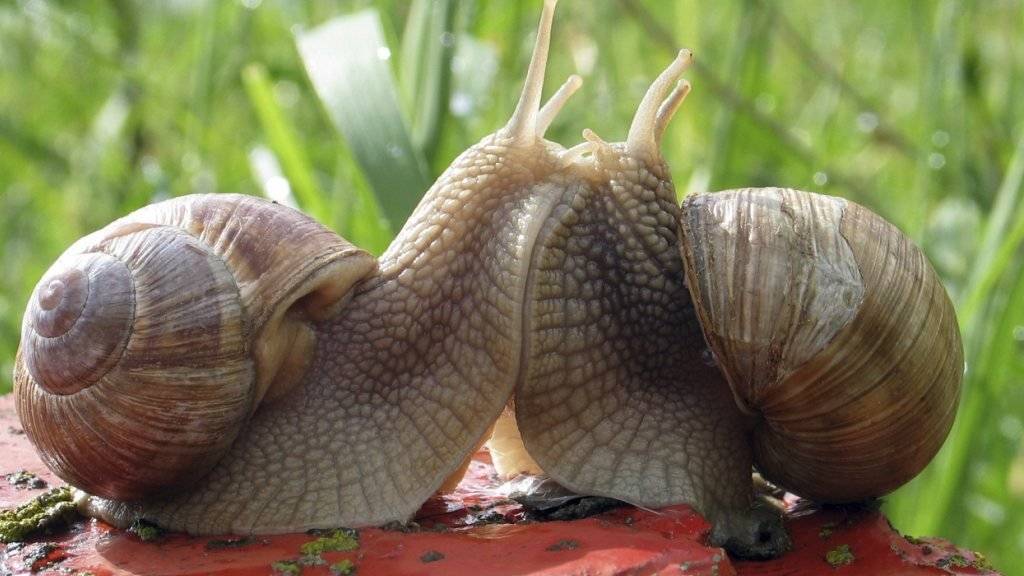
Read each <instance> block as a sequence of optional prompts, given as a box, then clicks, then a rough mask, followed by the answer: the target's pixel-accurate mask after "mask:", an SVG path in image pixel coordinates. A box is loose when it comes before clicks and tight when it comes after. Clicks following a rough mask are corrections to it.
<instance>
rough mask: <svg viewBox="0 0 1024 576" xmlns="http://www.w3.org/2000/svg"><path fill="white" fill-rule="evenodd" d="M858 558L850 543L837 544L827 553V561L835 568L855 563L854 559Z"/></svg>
mask: <svg viewBox="0 0 1024 576" xmlns="http://www.w3.org/2000/svg"><path fill="white" fill-rule="evenodd" d="M856 559H857V558H856V556H854V555H853V551H851V550H850V545H849V544H841V545H839V546H836V547H835V548H833V549H831V550H829V551H828V553H827V554H825V561H826V562H828V564H829V566H831V567H833V568H838V567H840V566H847V565H850V564H853V561H854V560H856Z"/></svg>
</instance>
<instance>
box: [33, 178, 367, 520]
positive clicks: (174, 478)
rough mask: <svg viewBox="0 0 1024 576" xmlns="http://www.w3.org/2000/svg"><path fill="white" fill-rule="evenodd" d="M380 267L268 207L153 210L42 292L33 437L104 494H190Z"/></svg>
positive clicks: (240, 202) (107, 232) (226, 203)
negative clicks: (321, 324)
mask: <svg viewBox="0 0 1024 576" xmlns="http://www.w3.org/2000/svg"><path fill="white" fill-rule="evenodd" d="M374 268H375V262H374V259H373V258H372V256H370V255H369V254H366V253H365V252H363V251H361V250H359V249H357V248H355V247H354V246H352V245H351V244H349V243H348V242H347V241H345V240H344V239H342V238H340V237H339V236H337V235H336V234H334V233H333V232H331V231H329V230H327V229H326V228H324V227H323V226H321V225H319V224H317V223H316V222H315V221H313V220H311V219H310V218H308V217H306V216H304V215H303V214H301V213H299V212H296V211H294V210H291V209H289V208H286V207H283V206H280V205H276V204H273V203H270V202H267V201H264V200H260V199H257V198H252V197H248V196H241V195H226V194H225V195H196V196H185V197H181V198H177V199H174V200H169V201H166V202H162V203H160V204H154V205H152V206H148V207H146V208H143V209H141V210H139V211H137V212H135V213H133V214H131V215H129V216H127V217H125V218H122V219H120V220H118V221H116V222H114V223H112V224H110V225H109V226H107V227H106V228H104V229H102V230H100V231H98V232H95V233H93V234H91V235H89V236H87V237H85V238H83V239H82V240H80V241H78V242H76V243H75V244H74V245H73V246H72V247H71V248H69V249H68V251H67V252H65V253H64V254H63V255H62V256H61V257H60V258H59V259H58V260H57V262H56V263H54V265H53V266H52V267H51V268H50V270H48V271H47V273H46V274H45V275H44V276H43V278H42V280H40V282H39V284H38V285H37V286H36V289H35V291H34V292H33V294H32V296H31V298H30V301H29V305H28V309H27V310H26V313H25V317H24V321H23V325H22V342H21V346H20V348H19V351H18V360H17V363H16V366H15V394H16V397H17V408H18V415H19V417H20V419H21V421H22V425H23V426H24V428H25V432H26V434H27V435H28V436H29V439H30V440H31V441H32V442H33V443H34V444H35V446H36V448H37V449H38V450H39V452H40V454H41V455H42V457H43V460H44V461H45V462H46V463H47V465H48V466H49V467H50V468H51V469H52V470H53V471H54V472H55V473H56V474H57V475H58V476H60V477H61V478H63V479H64V480H66V481H67V482H68V483H70V484H72V485H74V486H76V487H78V488H81V489H83V490H85V491H86V492H88V493H90V494H93V495H97V496H103V497H107V498H116V499H119V500H134V499H140V498H143V497H146V496H149V495H152V494H155V493H158V492H160V491H164V490H172V489H174V488H178V487H183V486H187V485H188V484H190V483H191V482H194V481H195V480H196V479H198V478H199V477H201V476H202V475H203V474H204V473H206V472H207V471H209V469H210V468H211V467H212V466H213V465H214V464H215V463H216V461H217V460H218V459H219V458H220V457H221V456H222V455H223V453H224V452H225V451H226V450H227V449H228V448H229V447H230V445H231V443H232V442H233V440H234V438H235V436H236V435H237V434H238V432H239V430H240V429H241V427H242V425H243V424H244V422H245V421H246V420H247V418H248V416H249V415H250V414H251V413H252V411H253V410H255V408H256V404H257V402H258V401H259V399H260V398H261V397H263V395H264V394H265V393H267V391H268V389H271V388H280V387H282V386H283V387H285V388H286V387H287V384H291V383H293V382H284V383H283V384H282V381H288V380H295V379H297V378H298V377H300V376H301V372H302V369H303V368H304V366H305V364H304V361H305V359H307V358H308V355H309V354H310V353H311V348H310V347H311V345H312V342H313V337H312V331H311V330H310V329H309V327H308V323H309V321H310V320H313V319H317V318H320V317H322V316H325V315H329V314H330V313H333V312H334V311H335V310H336V309H337V308H338V306H340V302H341V301H342V300H343V297H344V295H345V294H346V293H347V292H348V291H349V290H350V289H351V287H352V286H353V284H354V283H355V282H357V281H358V280H360V279H361V278H363V277H364V276H366V275H367V274H369V273H370V272H371V271H372V270H373V269H374Z"/></svg>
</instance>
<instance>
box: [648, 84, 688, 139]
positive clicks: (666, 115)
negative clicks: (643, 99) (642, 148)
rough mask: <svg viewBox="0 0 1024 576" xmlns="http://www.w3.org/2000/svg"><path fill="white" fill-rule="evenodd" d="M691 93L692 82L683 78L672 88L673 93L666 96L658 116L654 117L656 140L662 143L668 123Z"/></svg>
mask: <svg viewBox="0 0 1024 576" xmlns="http://www.w3.org/2000/svg"><path fill="white" fill-rule="evenodd" d="M689 93H690V83H689V82H687V81H686V80H681V81H680V82H679V83H678V84H676V87H675V88H674V89H673V90H672V93H671V94H669V95H668V98H665V101H664V102H662V103H661V106H659V107H658V116H657V117H656V118H655V119H654V142H655V143H656V144H659V145H660V144H661V137H662V136H664V135H665V129H666V128H668V123H669V122H671V121H672V117H673V116H675V113H676V110H678V109H679V106H680V105H681V104H682V103H683V100H686V96H687V95H688V94H689Z"/></svg>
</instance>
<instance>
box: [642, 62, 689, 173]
mask: <svg viewBox="0 0 1024 576" xmlns="http://www.w3.org/2000/svg"><path fill="white" fill-rule="evenodd" d="M692 61H693V56H692V53H691V52H690V51H689V50H686V49H683V50H680V51H679V55H678V56H676V59H675V60H673V61H672V64H670V65H669V66H668V68H666V69H665V71H664V72H662V73H661V75H659V76H658V79H657V80H655V81H654V83H653V84H651V87H650V88H648V89H647V94H645V95H644V99H643V100H642V101H641V102H640V106H639V107H638V108H637V110H636V115H634V116H633V123H632V124H631V125H630V127H629V136H628V137H627V138H626V150H627V151H628V152H629V155H630V156H634V157H641V158H648V159H653V158H657V157H658V139H659V134H658V125H659V118H660V117H661V115H660V114H659V112H660V111H661V108H662V102H663V101H664V102H666V103H667V104H669V105H670V106H669V107H670V108H671V102H672V100H673V98H674V95H673V96H669V98H668V100H667V101H666V99H665V94H666V93H667V92H668V91H669V88H670V87H671V86H672V85H673V84H674V83H675V82H676V81H677V80H678V79H679V76H680V75H681V74H682V73H683V71H684V70H686V68H687V67H689V65H690V63H691V62H692ZM668 116H671V114H669V115H668ZM665 121H666V122H667V117H666V119H665Z"/></svg>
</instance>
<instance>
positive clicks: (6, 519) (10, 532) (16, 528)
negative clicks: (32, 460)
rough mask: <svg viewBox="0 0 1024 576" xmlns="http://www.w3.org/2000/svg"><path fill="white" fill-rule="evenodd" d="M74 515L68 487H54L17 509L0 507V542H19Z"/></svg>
mask: <svg viewBox="0 0 1024 576" xmlns="http://www.w3.org/2000/svg"><path fill="white" fill-rule="evenodd" d="M77 517H78V510H77V509H76V508H75V504H74V502H72V497H71V488H69V487H67V486H64V487H61V488H54V489H53V490H49V491H47V492H44V493H42V494H40V495H39V496H36V497H35V498H33V499H31V500H29V501H28V502H26V503H25V504H22V505H21V506H18V507H17V508H13V509H9V510H0V542H5V543H6V542H21V541H23V540H25V539H27V538H30V537H32V536H34V535H36V534H41V533H44V532H52V531H53V530H55V529H58V528H63V527H64V526H66V525H67V524H68V523H70V522H72V521H74V519H75V518H77Z"/></svg>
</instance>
